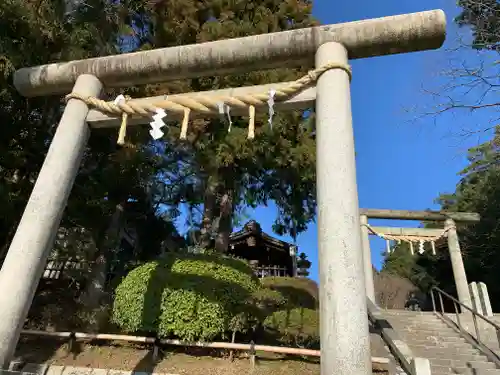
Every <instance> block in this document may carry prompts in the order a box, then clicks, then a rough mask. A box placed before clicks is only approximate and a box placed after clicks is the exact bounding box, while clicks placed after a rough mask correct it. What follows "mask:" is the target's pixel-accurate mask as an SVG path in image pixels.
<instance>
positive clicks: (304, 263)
mask: <svg viewBox="0 0 500 375" xmlns="http://www.w3.org/2000/svg"><path fill="white" fill-rule="evenodd" d="M309 268H311V262H310V261H309V260H308V259H307V255H306V253H303V252H302V253H300V254H299V256H298V257H297V269H298V271H297V273H298V274H299V276H305V277H307V276H309Z"/></svg>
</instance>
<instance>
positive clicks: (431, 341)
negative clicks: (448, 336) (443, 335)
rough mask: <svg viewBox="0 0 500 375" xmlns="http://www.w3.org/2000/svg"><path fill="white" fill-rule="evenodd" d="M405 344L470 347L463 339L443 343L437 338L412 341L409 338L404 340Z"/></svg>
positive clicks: (446, 347)
mask: <svg viewBox="0 0 500 375" xmlns="http://www.w3.org/2000/svg"><path fill="white" fill-rule="evenodd" d="M406 343H407V344H408V345H428V346H435V347H436V348H444V349H448V348H470V347H471V345H470V344H469V343H468V342H467V341H465V340H464V339H457V340H450V341H444V340H441V339H440V338H439V337H435V338H425V339H414V338H409V339H408V340H406Z"/></svg>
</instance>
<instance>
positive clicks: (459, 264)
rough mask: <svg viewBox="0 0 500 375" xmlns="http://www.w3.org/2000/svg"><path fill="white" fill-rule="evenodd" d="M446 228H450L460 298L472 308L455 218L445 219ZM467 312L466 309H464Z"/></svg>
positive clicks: (449, 238) (451, 249) (452, 264)
mask: <svg viewBox="0 0 500 375" xmlns="http://www.w3.org/2000/svg"><path fill="white" fill-rule="evenodd" d="M445 229H447V230H448V249H449V252H450V261H451V267H452V269H453V278H454V279H455V286H456V288H457V296H458V300H459V301H460V302H461V303H463V304H464V305H465V306H467V307H469V308H472V303H471V298H470V293H469V283H468V282H467V275H466V273H465V266H464V260H463V259H462V252H461V251H460V242H459V241H458V234H457V229H456V227H455V221H454V220H453V219H447V220H446V221H445ZM462 312H465V311H462Z"/></svg>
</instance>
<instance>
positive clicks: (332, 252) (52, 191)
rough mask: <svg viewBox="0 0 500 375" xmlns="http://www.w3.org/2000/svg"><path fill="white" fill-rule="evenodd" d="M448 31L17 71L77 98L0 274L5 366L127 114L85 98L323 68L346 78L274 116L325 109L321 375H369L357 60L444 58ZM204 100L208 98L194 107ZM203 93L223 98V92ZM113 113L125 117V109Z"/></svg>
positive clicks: (343, 31) (423, 16)
mask: <svg viewBox="0 0 500 375" xmlns="http://www.w3.org/2000/svg"><path fill="white" fill-rule="evenodd" d="M445 26H446V19H445V15H444V13H443V12H442V11H440V10H435V11H428V12H421V13H414V14H407V15H401V16H394V17H386V18H378V19H372V20H365V21H358V22H351V23H345V24H338V25H326V26H319V27H313V28H307V29H297V30H290V31H285V32H279V33H272V34H264V35H257V36H250V37H245V38H238V39H229V40H222V41H215V42H209V43H203V44H197V45H188V46H179V47H171V48H164V49H158V50H153V51H143V52H137V53H131V54H123V55H117V56H108V57H100V58H95V59H88V60H80V61H72V62H66V63H57V64H49V65H44V66H39V67H33V68H23V69H20V70H19V71H17V72H16V74H15V77H14V83H15V85H16V88H17V89H18V90H19V92H20V93H21V94H23V95H25V96H29V97H32V96H41V95H57V94H67V93H68V92H70V91H71V90H72V92H73V94H74V96H73V98H72V99H70V100H69V101H68V103H67V106H66V109H65V111H64V114H63V116H62V118H61V121H60V123H59V126H58V128H57V131H56V133H55V135H54V138H53V140H52V143H51V146H50V149H49V152H48V154H47V157H46V159H45V162H44V164H43V166H42V169H41V171H40V174H39V176H38V179H37V181H36V183H35V186H34V188H33V192H32V194H31V196H30V199H29V201H28V204H27V206H26V209H25V211H24V214H23V217H22V219H21V221H20V223H19V227H18V229H17V232H16V234H15V236H14V239H13V241H12V243H11V246H10V248H9V252H8V254H7V257H6V258H5V261H4V264H3V267H2V269H1V271H0V318H1V319H0V366H3V367H6V366H7V365H8V364H9V361H10V359H11V357H12V354H13V352H14V349H15V347H16V344H17V341H18V339H19V335H20V331H21V329H22V326H23V323H24V319H25V317H26V315H27V313H28V310H29V307H30V305H31V302H32V299H33V296H34V293H35V290H36V287H37V285H38V282H39V280H40V277H41V275H42V273H43V269H44V266H45V263H46V261H47V257H48V255H49V252H50V250H51V248H52V246H53V242H54V237H55V234H56V231H57V228H58V226H59V223H60V220H61V216H62V213H63V210H64V208H65V205H66V202H67V199H68V196H69V193H70V191H71V188H72V185H73V182H74V179H75V176H76V174H77V171H78V167H79V165H80V161H81V158H82V155H83V152H84V149H85V147H86V144H87V140H88V138H89V136H90V129H91V128H93V127H102V126H117V123H118V122H119V117H120V115H119V113H120V111H115V113H114V114H113V113H112V114H109V113H104V112H99V111H96V110H90V108H89V106H88V101H86V100H80V99H77V98H75V96H79V97H80V98H86V97H99V95H100V94H101V91H102V89H103V87H123V86H127V85H134V84H145V83H153V82H160V81H166V80H174V79H183V78H191V77H200V76H211V75H221V74H229V73H236V72H247V71H252V70H262V69H271V68H278V67H296V66H309V65H313V64H315V66H316V68H318V69H319V68H322V67H325V66H327V65H328V64H332V63H335V64H337V65H338V68H336V69H334V68H332V69H330V70H328V71H326V72H324V73H323V74H322V75H321V76H320V77H319V78H318V79H317V86H316V89H314V88H309V89H307V90H304V91H302V92H301V93H299V94H297V95H292V97H290V98H287V99H286V100H283V101H278V102H277V103H276V108H277V109H279V107H281V108H284V109H286V108H304V107H310V105H311V104H312V102H313V101H314V100H316V132H317V134H316V135H317V136H316V139H317V146H316V150H317V202H318V245H319V274H320V283H319V289H320V335H321V374H322V375H331V374H336V375H367V374H369V373H371V363H370V339H369V332H368V324H367V307H366V291H365V283H364V273H363V255H362V252H361V236H360V223H359V209H358V194H357V185H356V170H355V159H354V139H353V130H352V118H351V102H350V75H349V69H348V65H347V64H348V57H349V58H350V59H356V58H365V57H372V56H381V55H389V54H396V53H407V52H413V51H422V50H428V49H435V48H439V47H440V46H441V45H442V43H443V41H444V38H445ZM341 66H343V67H344V69H342V68H340V67H341ZM290 84H291V83H283V84H275V85H267V86H260V87H252V88H239V89H234V90H232V91H231V92H230V95H236V92H239V93H240V94H242V93H243V94H248V93H250V92H256V91H257V92H266V90H269V88H270V87H271V88H273V89H276V88H279V87H288V86H289V85H290ZM186 95H187V94H186ZM194 95H201V94H190V97H191V98H192V97H193V96H194ZM203 95H206V96H210V95H213V96H217V95H221V90H218V91H215V92H208V93H204V94H203ZM178 97H181V95H179V96H178ZM160 99H163V100H164V99H165V98H144V99H139V100H137V101H134V100H132V101H130V102H128V103H129V104H133V102H141V101H142V102H144V103H149V104H155V103H156V102H158V101H159V100H160ZM173 99H175V98H174V97H173V96H172V97H169V100H173ZM262 104H263V103H261V104H256V105H255V106H256V107H257V108H259V107H261V106H262ZM110 105H111V107H110V108H114V109H115V110H116V107H117V106H116V105H115V107H112V103H111V104H110ZM152 107H154V105H152ZM235 114H237V113H235ZM175 115H176V113H175V111H174V113H173V115H172V116H170V114H169V120H170V119H172V118H173V117H175ZM193 115H196V113H193ZM202 115H203V116H204V117H207V116H217V115H218V109H217V108H208V110H207V111H205V112H204V113H203V114H202ZM145 122H146V123H147V122H149V120H145V118H144V115H143V116H131V118H130V119H129V123H130V124H133V123H145ZM21 259H22V261H20V260H21Z"/></svg>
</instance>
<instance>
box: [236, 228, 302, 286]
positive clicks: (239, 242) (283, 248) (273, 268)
mask: <svg viewBox="0 0 500 375" xmlns="http://www.w3.org/2000/svg"><path fill="white" fill-rule="evenodd" d="M228 252H229V254H231V255H233V256H236V257H239V258H243V259H246V260H248V261H249V262H250V264H251V266H252V267H253V268H254V269H255V273H256V274H257V275H258V276H259V277H265V276H290V277H294V276H296V275H297V247H296V246H295V245H293V244H290V243H287V242H284V241H281V240H278V239H277V238H274V237H272V236H270V235H268V234H267V233H265V232H263V231H262V228H261V227H260V224H259V223H257V222H256V221H255V220H251V221H249V222H247V223H246V224H245V225H244V227H243V229H242V230H240V231H238V232H234V233H233V234H231V237H230V239H229V249H228Z"/></svg>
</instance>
